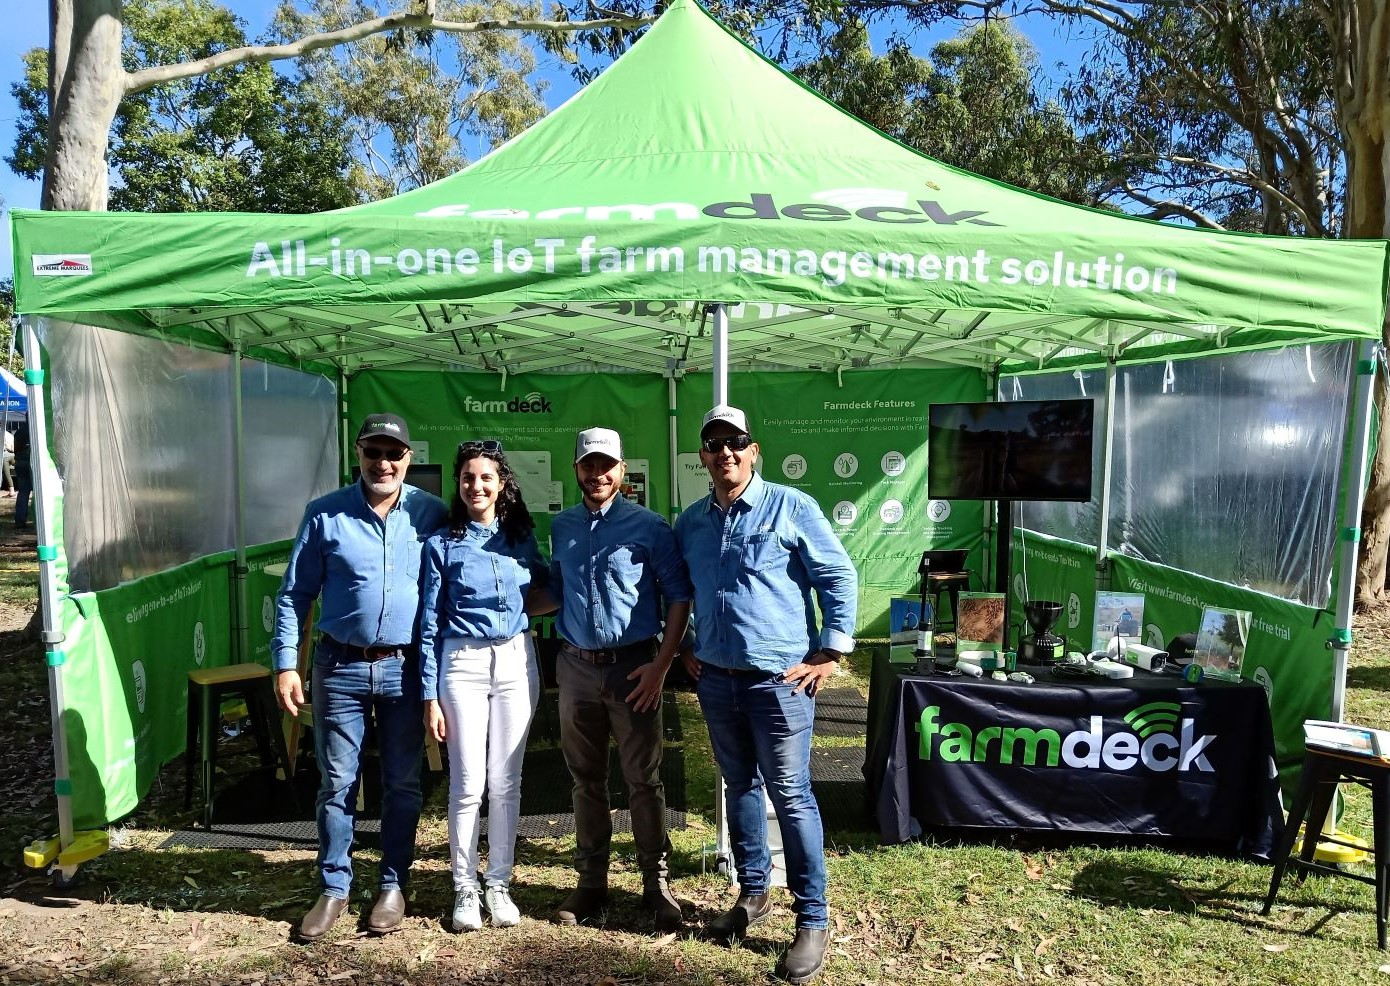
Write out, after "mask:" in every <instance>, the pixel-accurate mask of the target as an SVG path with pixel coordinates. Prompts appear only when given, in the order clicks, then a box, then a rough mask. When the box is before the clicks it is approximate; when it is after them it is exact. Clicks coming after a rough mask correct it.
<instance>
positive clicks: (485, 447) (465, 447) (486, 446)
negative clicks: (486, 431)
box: [459, 438, 502, 455]
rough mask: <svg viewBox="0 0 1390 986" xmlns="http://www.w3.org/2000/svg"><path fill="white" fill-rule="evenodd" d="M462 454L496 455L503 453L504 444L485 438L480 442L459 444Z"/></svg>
mask: <svg viewBox="0 0 1390 986" xmlns="http://www.w3.org/2000/svg"><path fill="white" fill-rule="evenodd" d="M459 451H460V452H491V453H493V454H494V455H496V454H497V453H498V452H501V451H502V443H501V442H500V441H498V440H497V439H495V438H484V439H483V440H482V441H478V442H459Z"/></svg>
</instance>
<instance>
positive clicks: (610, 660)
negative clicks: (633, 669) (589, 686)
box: [560, 637, 656, 664]
mask: <svg viewBox="0 0 1390 986" xmlns="http://www.w3.org/2000/svg"><path fill="white" fill-rule="evenodd" d="M560 651H561V653H564V654H568V655H569V656H570V657H577V658H579V659H580V660H581V661H588V662H589V663H590V664H617V663H619V662H621V661H630V660H634V659H636V658H639V657H641V658H646V659H647V660H650V659H651V658H653V657H655V656H656V638H655V637H652V638H650V639H648V640H641V641H638V642H637V643H635V644H625V645H623V646H622V647H606V648H604V649H602V650H585V649H584V648H583V647H576V646H574V644H572V643H570V642H569V641H568V640H566V641H565V642H563V643H562V644H560Z"/></svg>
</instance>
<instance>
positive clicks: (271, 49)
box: [125, 12, 656, 95]
mask: <svg viewBox="0 0 1390 986" xmlns="http://www.w3.org/2000/svg"><path fill="white" fill-rule="evenodd" d="M655 20H656V17H655V16H654V15H648V16H645V17H621V16H615V17H605V18H601V19H599V20H589V21H538V20H513V19H508V18H503V19H500V20H485V21H441V20H436V19H435V16H434V14H433V13H432V12H426V13H421V14H388V15H387V16H385V17H377V18H374V19H372V20H369V21H363V22H362V23H360V24H353V25H352V26H351V27H345V28H343V29H342V30H339V31H327V32H324V33H321V34H311V35H309V36H308V37H304V38H300V39H299V40H297V41H291V42H288V43H286V44H278V45H247V46H246V47H244V48H231V49H228V50H227V51H219V52H218V53H217V54H215V55H209V56H208V57H207V58H200V59H198V60H197V61H192V62H180V63H178V64H174V65H155V66H152V67H150V68H146V69H141V70H140V71H138V72H131V73H129V74H128V75H127V76H126V90H125V91H126V94H127V95H129V94H131V93H137V92H142V91H144V90H145V89H149V88H150V87H151V86H157V85H160V84H161V83H165V82H173V81H175V80H176V79H187V78H190V77H192V76H196V75H204V74H206V73H208V72H214V71H216V70H217V69H220V68H226V67H227V66H229V65H240V64H243V63H247V62H273V61H280V60H282V59H286V58H298V57H299V56H300V55H305V54H308V53H309V52H311V51H318V50H319V49H320V48H332V47H335V46H337V45H341V44H350V43H351V42H354V41H361V40H362V39H363V38H369V37H372V36H373V35H376V34H382V33H385V32H387V31H399V30H410V31H445V32H448V33H450V34H472V33H476V32H478V31H591V30H595V29H598V28H605V27H618V28H625V29H628V30H632V29H635V28H639V27H644V26H646V25H647V24H651V23H652V22H653V21H655Z"/></svg>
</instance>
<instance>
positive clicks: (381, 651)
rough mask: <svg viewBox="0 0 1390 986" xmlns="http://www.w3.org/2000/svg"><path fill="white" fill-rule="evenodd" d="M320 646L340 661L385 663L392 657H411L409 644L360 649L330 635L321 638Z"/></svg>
mask: <svg viewBox="0 0 1390 986" xmlns="http://www.w3.org/2000/svg"><path fill="white" fill-rule="evenodd" d="M319 646H321V647H322V648H323V649H324V650H325V651H327V652H328V653H329V654H332V655H333V656H334V657H336V658H338V659H339V660H340V661H384V660H386V659H387V658H392V657H409V656H410V655H409V653H408V652H409V650H410V647H409V645H407V644H382V645H379V646H373V647H358V646H356V645H354V644H345V643H343V642H342V641H341V640H334V639H333V638H332V637H330V636H329V635H328V634H326V633H325V634H322V635H320V636H319Z"/></svg>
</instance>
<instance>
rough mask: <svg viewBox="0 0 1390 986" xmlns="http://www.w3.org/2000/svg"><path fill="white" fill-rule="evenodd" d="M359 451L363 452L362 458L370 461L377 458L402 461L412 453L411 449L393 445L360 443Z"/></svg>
mask: <svg viewBox="0 0 1390 986" xmlns="http://www.w3.org/2000/svg"><path fill="white" fill-rule="evenodd" d="M357 451H359V452H361V453H362V458H364V459H367V460H368V461H370V462H375V461H376V460H377V459H385V460H386V461H387V462H400V461H401V460H402V459H404V458H405V457H406V456H407V455H409V454H410V449H408V448H400V447H395V446H393V447H392V448H381V447H380V446H378V445H359V446H357Z"/></svg>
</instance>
